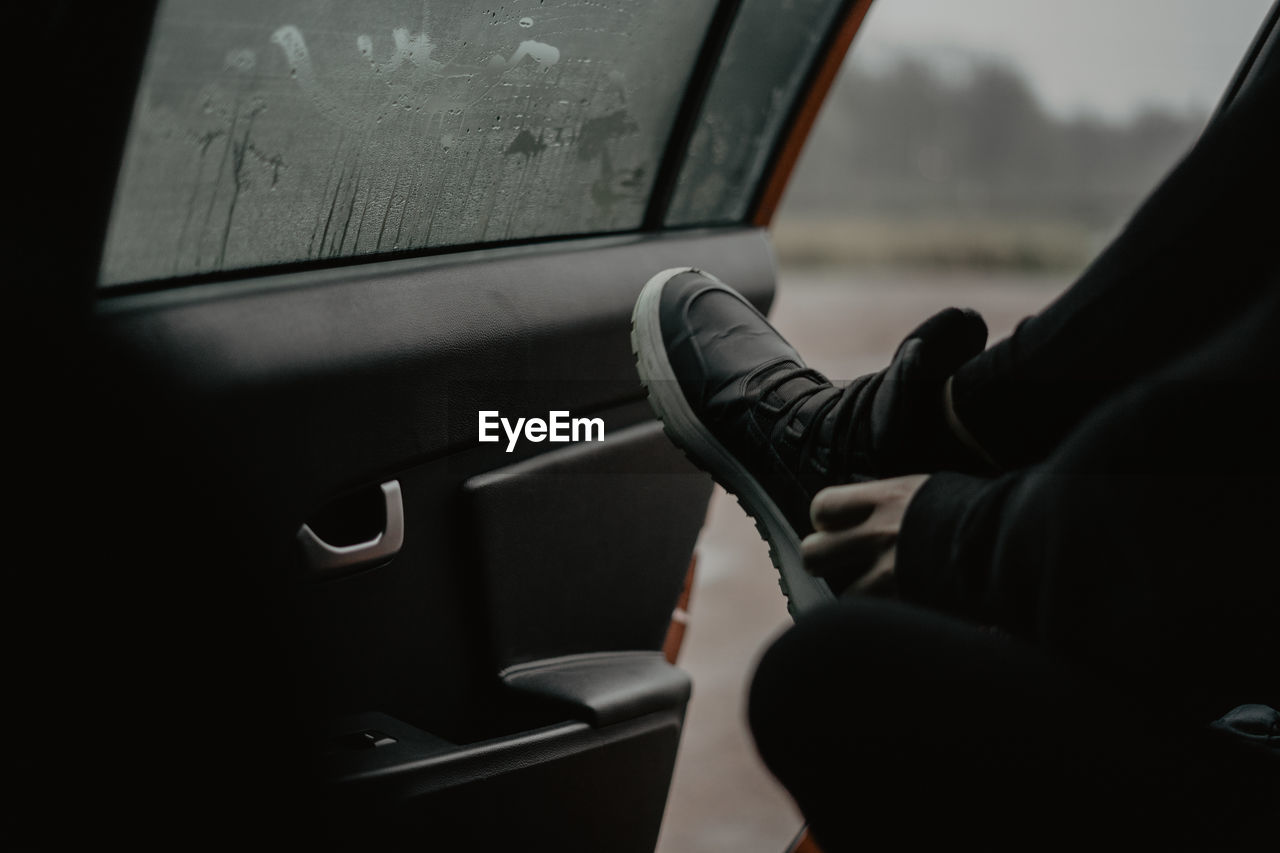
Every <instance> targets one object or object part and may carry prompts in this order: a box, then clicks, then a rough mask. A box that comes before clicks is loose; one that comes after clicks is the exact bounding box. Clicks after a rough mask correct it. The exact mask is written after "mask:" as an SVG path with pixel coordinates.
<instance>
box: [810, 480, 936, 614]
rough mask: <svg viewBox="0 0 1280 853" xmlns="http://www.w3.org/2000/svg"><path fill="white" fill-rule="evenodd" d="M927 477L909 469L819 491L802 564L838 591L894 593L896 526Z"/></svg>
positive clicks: (815, 499)
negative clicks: (903, 474) (901, 473)
mask: <svg viewBox="0 0 1280 853" xmlns="http://www.w3.org/2000/svg"><path fill="white" fill-rule="evenodd" d="M927 479H929V476H928V475H927V474H912V475H910V476H907V477H893V478H891V479H888V480H872V481H871V482H868V483H851V484H850V485H847V486H832V487H830V488H827V489H823V490H822V491H820V492H818V494H816V495H814V498H813V503H812V504H811V505H810V507H809V513H810V516H811V518H812V520H813V526H814V528H815V529H816V530H817V532H816V533H813V534H810V535H809V536H807V537H805V540H804V542H803V543H801V552H802V553H803V554H804V564H805V568H806V569H808V570H809V571H810V572H811V573H812V574H814V575H817V576H818V577H820V578H825V579H826V581H827V583H828V584H830V585H831V588H832V590H833V591H835V592H836V593H837V594H843V593H846V592H847V593H851V594H863V595H881V596H891V595H894V594H895V593H896V591H897V590H896V585H895V582H894V576H893V568H894V560H895V558H896V555H897V550H898V531H899V530H900V529H901V527H902V517H903V516H904V515H906V512H907V505H908V504H910V503H911V498H912V497H914V496H915V493H916V492H917V491H919V489H920V487H921V486H922V485H924V481H925V480H927Z"/></svg>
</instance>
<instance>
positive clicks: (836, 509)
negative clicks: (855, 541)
mask: <svg viewBox="0 0 1280 853" xmlns="http://www.w3.org/2000/svg"><path fill="white" fill-rule="evenodd" d="M869 485H872V484H870V483H851V484H849V485H847V486H831V487H829V488H826V489H823V490H822V491H820V492H818V494H816V495H814V498H813V501H812V502H811V503H810V504H809V518H810V520H811V521H812V522H813V527H814V529H815V530H843V529H844V528H846V527H853V526H854V525H855V524H861V523H862V522H864V521H866V520H867V518H868V517H869V516H870V515H871V513H872V512H873V511H874V510H875V508H876V503H877V495H876V491H875V490H874V489H867V488H866V486H869Z"/></svg>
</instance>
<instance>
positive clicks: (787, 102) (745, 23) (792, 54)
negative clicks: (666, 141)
mask: <svg viewBox="0 0 1280 853" xmlns="http://www.w3.org/2000/svg"><path fill="white" fill-rule="evenodd" d="M843 6H844V3H843V2H841V0H791V2H788V3H785V4H782V8H779V4H778V3H776V2H770V0H746V1H745V2H744V3H743V4H742V9H741V10H740V11H739V12H738V17H737V20H736V21H735V22H734V25H733V30H732V32H731V33H730V34H729V39H728V41H727V42H726V44H725V49H724V54H723V55H722V56H721V57H720V62H719V65H718V66H717V68H716V73H715V77H714V78H713V80H712V83H711V88H710V90H709V91H708V92H707V100H706V103H705V105H704V106H703V110H702V116H701V119H700V121H699V122H698V127H697V130H696V131H695V132H694V135H693V139H692V140H691V141H690V143H689V151H688V154H687V157H686V159H685V162H684V165H683V166H682V167H681V170H680V179H679V183H678V184H677V186H676V191H675V194H674V196H673V197H672V200H671V206H670V207H669V208H668V210H667V216H666V222H667V224H668V225H693V224H711V223H725V222H738V221H741V220H742V219H744V218H746V216H747V212H748V211H747V208H748V206H749V205H750V204H751V201H752V196H753V194H754V192H755V189H756V184H757V183H758V182H759V179H760V176H761V174H762V173H763V171H764V169H765V167H766V165H767V164H768V162H769V158H770V157H771V156H772V154H773V146H774V144H775V143H776V141H777V137H778V135H779V133H780V132H781V131H782V129H783V126H784V123H785V122H786V120H787V117H788V115H789V113H790V106H791V104H792V102H793V101H794V100H795V98H796V95H797V93H798V92H799V91H800V87H801V86H803V85H804V84H805V80H806V76H807V74H808V71H809V68H810V66H811V65H812V63H813V60H814V58H815V56H816V55H817V53H818V51H819V50H820V49H821V48H822V46H823V42H824V39H825V38H826V36H827V32H828V30H829V29H830V28H831V24H832V21H833V20H834V18H835V16H836V14H837V13H839V12H840V10H841V8H842V7H843Z"/></svg>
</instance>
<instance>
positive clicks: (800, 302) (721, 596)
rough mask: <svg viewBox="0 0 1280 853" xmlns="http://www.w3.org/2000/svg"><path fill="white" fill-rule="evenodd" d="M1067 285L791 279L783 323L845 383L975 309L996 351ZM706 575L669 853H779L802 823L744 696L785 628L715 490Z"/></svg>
mask: <svg viewBox="0 0 1280 853" xmlns="http://www.w3.org/2000/svg"><path fill="white" fill-rule="evenodd" d="M1070 278H1071V276H1070V275H1069V274H1064V273H1046V274H1027V273H1017V272H1013V273H1010V272H984V271H960V272H938V271H910V270H896V269H895V270H883V271H874V270H856V271H849V272H843V271H842V272H830V273H812V272H791V273H789V272H785V271H784V272H783V273H782V274H781V275H780V277H779V281H780V284H779V288H778V298H777V302H776V304H775V306H774V311H773V313H772V315H771V316H772V319H773V321H774V324H775V325H776V326H777V327H778V329H779V331H781V332H782V334H784V335H785V336H786V337H787V338H788V339H789V340H790V341H791V342H792V343H793V344H794V345H795V346H796V348H797V349H798V350H799V351H800V352H801V353H802V354H803V355H804V356H805V358H806V360H807V361H808V362H809V364H810V366H812V367H814V368H817V369H818V370H821V371H823V372H825V373H826V374H827V375H828V376H831V377H832V378H835V379H838V380H841V379H843V380H847V379H851V378H853V377H856V376H859V375H862V374H863V373H868V372H871V371H874V370H879V369H880V368H881V367H883V366H884V365H885V364H887V363H888V360H889V358H890V356H892V354H893V350H894V348H895V347H896V346H897V345H898V342H899V341H900V340H901V339H902V338H903V337H904V336H905V335H906V334H907V333H908V332H910V331H911V329H912V328H914V327H915V326H916V325H917V324H919V323H920V322H921V321H923V320H924V319H925V318H926V317H928V316H929V315H930V314H932V313H933V312H935V311H938V310H941V309H942V308H945V307H947V306H949V305H958V306H967V307H971V308H975V309H977V310H978V311H979V312H981V313H982V315H983V316H984V317H985V318H986V320H987V324H988V326H989V327H990V328H991V332H992V338H991V339H992V340H996V339H998V338H999V337H1002V336H1003V335H1006V334H1008V332H1009V331H1011V330H1012V329H1013V327H1014V326H1015V325H1016V323H1017V322H1018V320H1020V319H1021V318H1023V317H1025V316H1027V315H1028V314H1032V313H1034V312H1035V311H1037V310H1039V309H1040V308H1041V307H1043V306H1044V305H1046V304H1047V303H1048V302H1049V301H1050V300H1051V299H1052V298H1053V297H1054V296H1055V295H1056V294H1057V293H1058V292H1060V291H1061V290H1062V289H1063V288H1064V287H1065V286H1066V285H1067V284H1068V283H1069V281H1070ZM698 561H699V562H698V575H697V580H696V583H695V587H694V591H693V599H692V603H691V610H690V617H691V621H690V626H689V630H688V633H687V634H686V637H685V644H684V648H683V650H682V653H681V657H680V666H682V667H683V668H684V669H686V670H687V671H688V672H689V673H690V674H691V675H692V676H693V684H694V687H693V699H692V701H691V703H690V705H689V712H688V717H687V720H686V724H685V730H684V738H683V741H682V743H681V747H680V757H679V759H678V761H677V764H676V772H675V778H674V780H673V782H672V788H671V795H670V798H669V800H668V803H667V813H666V818H665V820H664V823H663V828H662V835H661V837H660V839H659V842H658V850H659V851H660V853H709V851H736V853H757V851H759V853H777V851H781V850H784V849H785V848H786V845H787V844H788V842H790V841H791V839H792V838H793V837H794V836H795V834H796V832H797V830H798V829H799V827H800V824H801V818H800V814H799V812H798V811H797V810H796V808H795V806H794V804H793V803H792V802H791V800H790V798H789V797H788V795H787V793H786V791H784V790H783V789H782V788H781V787H780V786H779V785H778V784H777V782H776V781H774V779H773V777H771V776H770V775H769V773H768V771H767V770H765V768H764V766H763V765H762V764H761V762H760V759H759V757H758V756H757V755H756V752H755V747H754V746H753V745H752V743H751V736H750V733H749V732H748V731H747V728H746V720H745V697H746V690H747V685H748V683H749V679H750V674H751V672H752V670H753V669H754V663H755V661H756V659H757V658H758V657H759V655H760V654H761V653H762V652H763V650H764V648H765V646H766V645H767V644H768V641H769V639H770V638H771V637H773V636H775V635H777V634H778V633H779V632H781V631H783V630H785V628H786V626H787V625H788V624H789V623H790V619H789V617H788V616H787V612H786V606H785V604H784V602H783V599H782V595H781V593H779V591H778V583H777V575H776V573H775V571H774V569H773V566H772V565H771V564H770V562H769V556H768V550H767V547H766V546H765V544H764V543H763V542H762V541H761V540H760V538H759V536H758V535H757V534H756V531H755V527H754V525H753V524H752V523H751V521H750V520H749V519H748V518H747V516H746V515H745V514H744V513H743V511H742V510H741V509H740V508H739V507H738V505H737V502H736V501H734V499H733V498H730V497H729V496H728V495H726V494H725V493H724V492H723V491H721V490H719V489H717V490H716V493H715V495H714V496H713V497H712V500H711V507H710V510H709V513H708V518H707V526H706V527H705V528H704V529H703V531H702V536H701V538H700V540H699V544H698Z"/></svg>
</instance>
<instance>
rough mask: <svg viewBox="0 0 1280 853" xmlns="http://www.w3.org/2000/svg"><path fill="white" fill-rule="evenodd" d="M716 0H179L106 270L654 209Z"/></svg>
mask: <svg viewBox="0 0 1280 853" xmlns="http://www.w3.org/2000/svg"><path fill="white" fill-rule="evenodd" d="M714 5H715V4H714V2H713V0H644V2H636V0H547V2H538V0H525V2H506V3H504V4H502V5H501V6H499V5H496V4H491V3H489V2H479V0H449V1H448V2H431V3H424V2H416V3H414V2H394V0H377V2H368V3H358V4H356V3H341V2H326V3H302V2H297V0H234V2H225V3H209V2H202V1H201V0H169V2H165V3H163V4H162V5H161V7H160V10H159V12H158V13H157V18H156V22H155V28H154V31H153V34H152V44H151V47H150V51H149V54H148V57H147V62H146V67H145V70H144V72H143V78H142V82H141V85H140V88H139V93H138V97H137V100H136V103H135V107H134V116H133V121H132V125H131V128H130V131H129V137H128V142H127V145H126V151H125V155H124V158H123V163H122V166H121V173H120V179H119V183H118V190H117V194H116V199H115V203H114V209H113V212H112V217H111V224H110V228H109V232H108V237H107V243H106V247H105V250H104V257H103V263H102V269H101V274H100V281H101V282H102V284H104V285H111V284H120V283H125V282H135V281H144V280H154V279H162V278H168V277H173V276H183V275H192V274H200V273H210V272H216V271H221V270H234V269H242V268H247V267H257V266H264V265H270V264H278V263H288V262H296V261H313V260H322V259H329V258H335V257H350V256H357V255H366V254H372V253H382V252H394V251H405V250H415V249H422V248H427V247H433V246H452V245H462V244H472V243H485V242H493V241H501V240H509V239H525V238H531V237H542V236H551V235H561V234H576V233H599V232H609V231H623V230H630V229H635V228H637V227H639V225H640V223H641V219H642V217H643V214H644V209H645V205H646V203H647V202H648V197H649V194H650V190H651V185H652V182H653V180H654V175H655V173H656V171H657V166H658V160H659V158H660V156H661V154H662V150H663V146H664V145H665V143H666V141H667V137H668V134H669V132H670V128H671V125H672V122H673V121H674V118H675V115H676V112H677V110H678V108H679V104H680V100H681V98H682V96H683V93H684V89H685V87H686V85H687V82H688V78H689V74H690V72H691V70H692V68H693V65H694V62H695V60H696V58H697V55H698V51H699V48H700V47H701V44H702V39H703V36H704V33H705V31H706V29H707V26H708V23H709V21H710V18H711V14H712V12H713V9H714Z"/></svg>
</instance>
